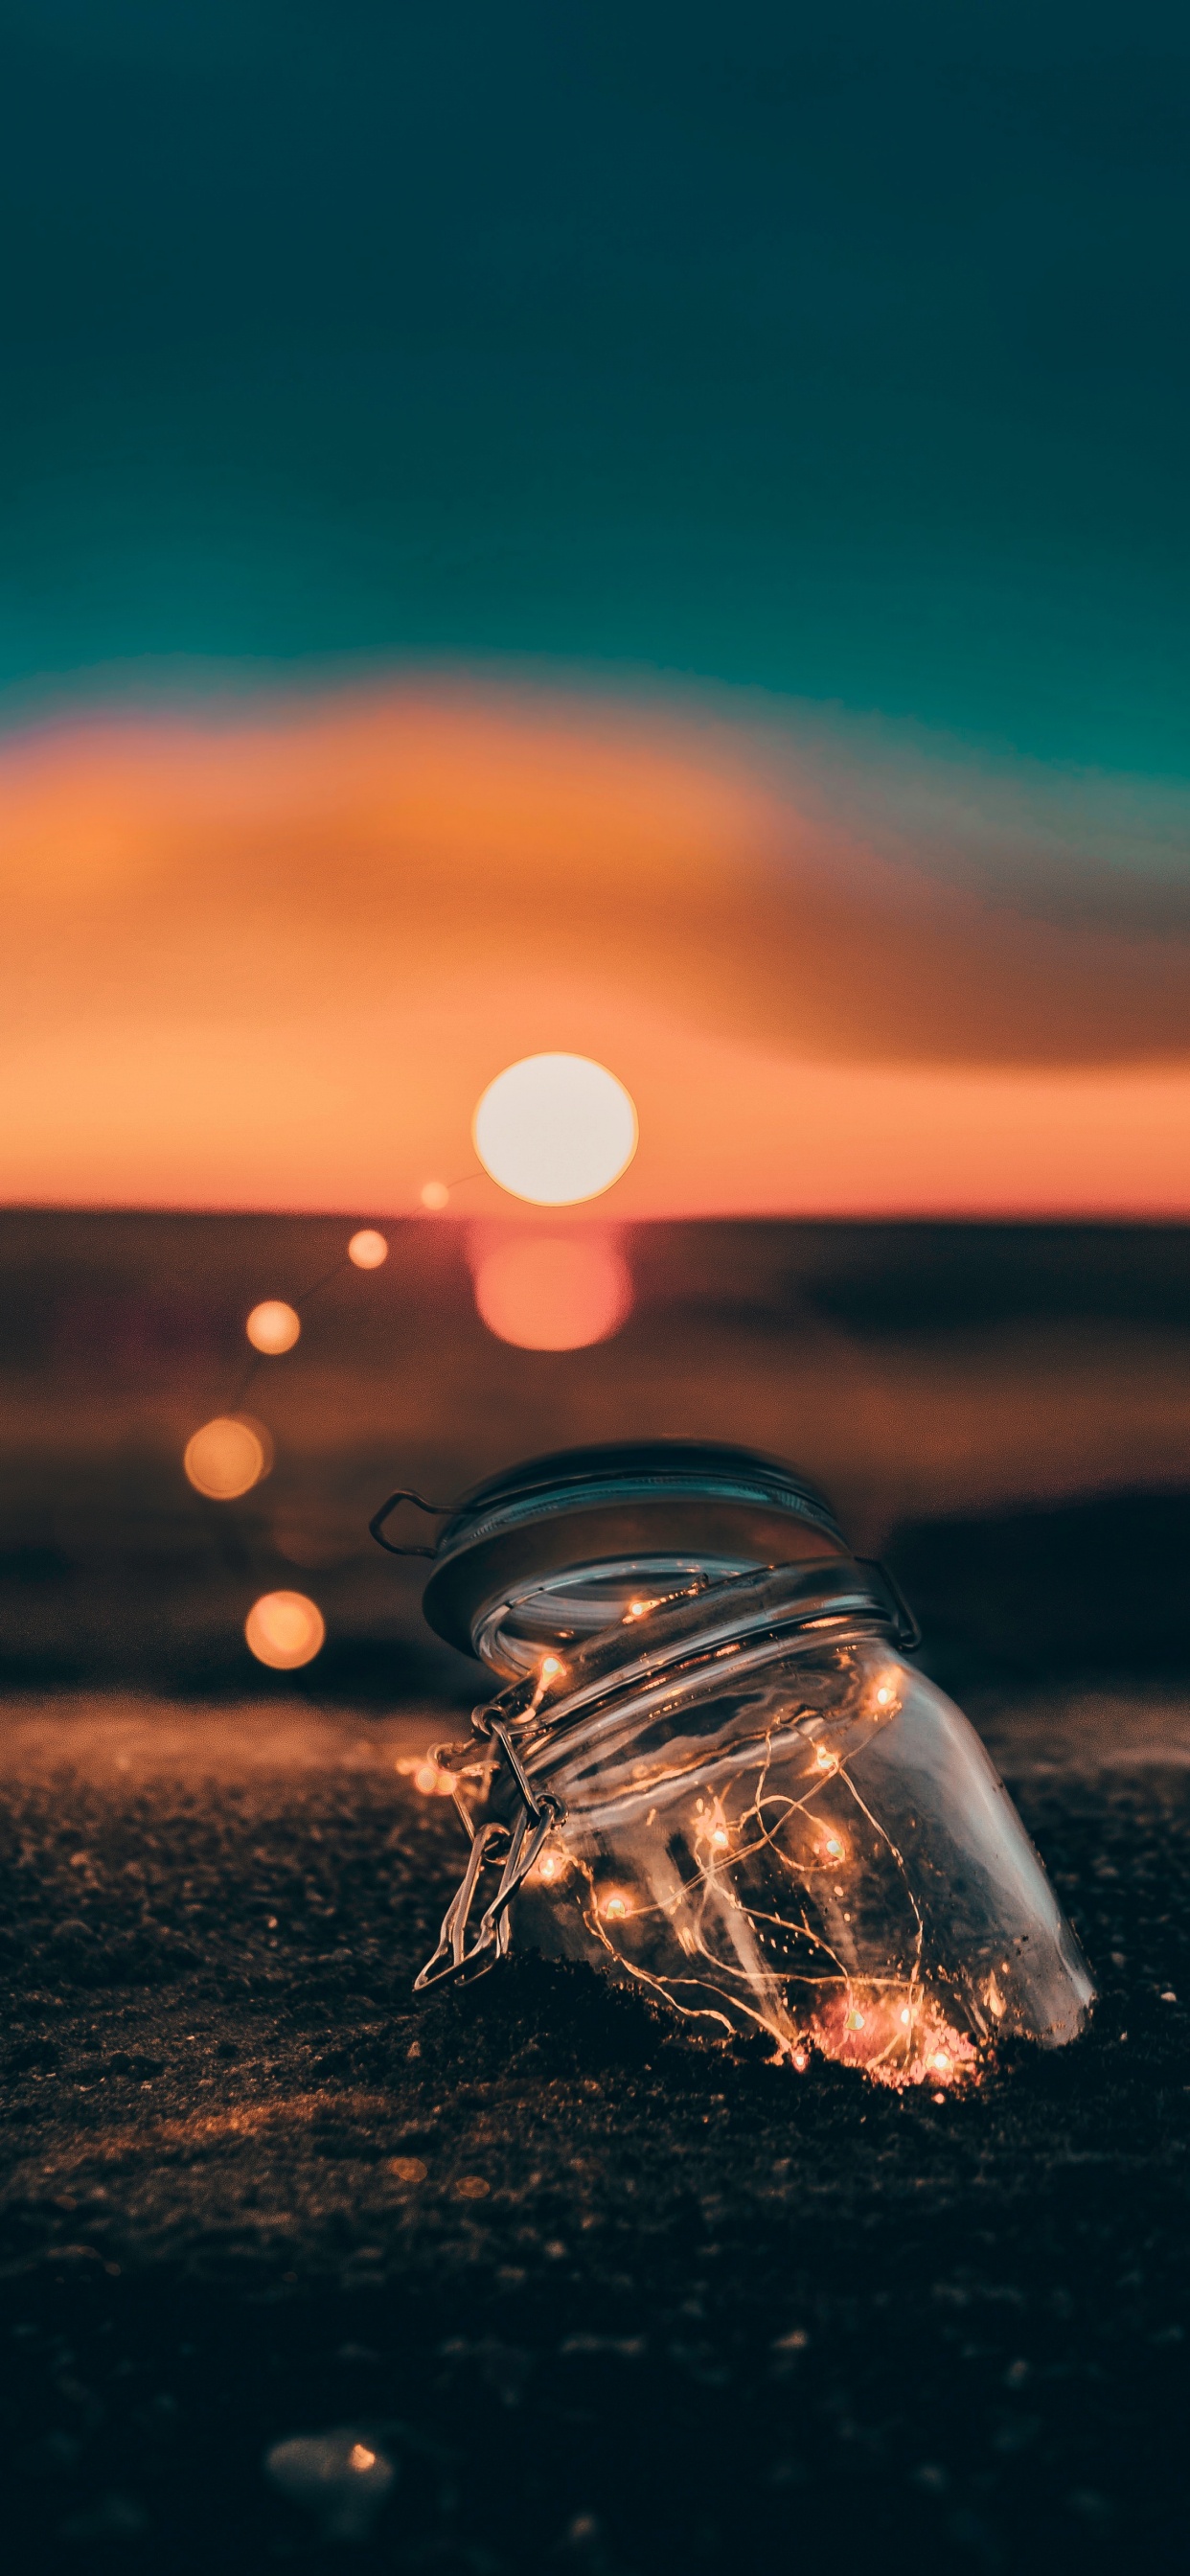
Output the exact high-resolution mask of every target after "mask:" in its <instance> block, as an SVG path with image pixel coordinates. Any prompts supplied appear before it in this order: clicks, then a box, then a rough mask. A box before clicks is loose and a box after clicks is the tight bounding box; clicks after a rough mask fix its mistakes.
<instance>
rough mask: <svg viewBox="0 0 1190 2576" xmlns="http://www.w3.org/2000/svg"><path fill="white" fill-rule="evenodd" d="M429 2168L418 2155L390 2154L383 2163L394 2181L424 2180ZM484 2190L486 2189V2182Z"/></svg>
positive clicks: (410, 2181)
mask: <svg viewBox="0 0 1190 2576" xmlns="http://www.w3.org/2000/svg"><path fill="white" fill-rule="evenodd" d="M429 2170H430V2168H429V2166H428V2165H424V2164H423V2163H422V2160H421V2157H420V2156H390V2157H389V2158H388V2161H387V2163H386V2165H385V2172H386V2173H390V2174H392V2176H393V2178H394V2181H396V2182H409V2183H413V2182H424V2181H425V2179H426V2175H427V2174H428V2172H429ZM484 2190H485V2191H486V2190H487V2184H486V2183H485V2184H484Z"/></svg>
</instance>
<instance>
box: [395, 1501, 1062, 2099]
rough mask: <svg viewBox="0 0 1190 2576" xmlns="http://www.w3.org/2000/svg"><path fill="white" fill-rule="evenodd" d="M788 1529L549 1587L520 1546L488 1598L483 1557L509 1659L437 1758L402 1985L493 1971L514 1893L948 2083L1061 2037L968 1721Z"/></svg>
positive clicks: (895, 1614)
mask: <svg viewBox="0 0 1190 2576" xmlns="http://www.w3.org/2000/svg"><path fill="white" fill-rule="evenodd" d="M615 1454H616V1455H617V1457H622V1454H623V1453H615ZM735 1454H739V1453H735ZM545 1463H547V1464H556V1463H557V1462H545ZM767 1463H768V1464H769V1465H771V1463H772V1462H767ZM704 1472H705V1471H704ZM797 1490H798V1491H799V1493H804V1490H805V1489H804V1488H802V1487H801V1486H800V1484H799V1486H798V1488H797ZM489 1520H490V1514H489ZM464 1526H467V1524H466V1522H465V1523H464ZM469 1526H470V1527H472V1528H474V1527H475V1526H476V1522H475V1520H474V1518H473V1519H472V1521H471V1523H470V1524H469ZM490 1534H491V1533H490V1528H489V1529H488V1531H487V1532H486V1537H488V1538H490ZM616 1535H617V1531H616V1529H615V1527H614V1516H613V1522H609V1527H608V1536H609V1539H610V1541H611V1543H612V1545H613V1546H614V1543H615V1538H616ZM618 1535H619V1537H620V1539H621V1540H622V1539H623V1535H624V1532H623V1529H622V1528H620V1530H619V1532H618ZM720 1535H722V1533H720ZM819 1535H820V1536H821V1532H820V1533H819ZM586 1539H587V1543H588V1544H589V1539H590V1533H589V1531H588V1532H587V1533H586ZM803 1539H804V1531H803V1532H802V1533H801V1535H800V1537H799V1542H798V1547H797V1550H796V1552H793V1551H791V1561H786V1562H784V1563H780V1564H777V1565H769V1566H766V1567H762V1568H760V1569H756V1570H747V1571H738V1572H729V1573H726V1574H724V1573H723V1572H722V1571H721V1564H722V1555H721V1553H720V1554H719V1556H718V1558H716V1556H715V1552H714V1551H709V1552H708V1553H707V1554H704V1555H702V1556H700V1554H699V1551H698V1549H697V1548H693V1549H691V1548H687V1549H686V1550H685V1551H682V1550H679V1549H675V1548H671V1549H670V1550H669V1551H668V1552H667V1551H666V1550H664V1549H663V1548H656V1549H653V1550H650V1551H649V1552H648V1553H647V1554H641V1555H639V1556H637V1557H635V1558H633V1557H630V1556H628V1555H626V1554H624V1553H623V1552H621V1553H620V1554H619V1555H615V1554H611V1555H608V1556H606V1557H603V1558H602V1559H599V1558H596V1559H595V1560H594V1561H589V1562H586V1563H584V1564H581V1565H579V1566H574V1565H572V1566H571V1567H570V1568H569V1569H562V1568H559V1567H558V1566H556V1565H555V1566H554V1567H553V1568H552V1569H551V1570H550V1572H549V1574H548V1579H547V1580H546V1581H545V1582H543V1581H542V1580H541V1578H540V1569H539V1568H538V1569H535V1568H534V1565H533V1562H532V1560H533V1557H534V1554H535V1550H534V1547H533V1545H532V1543H531V1541H530V1544H529V1546H528V1549H527V1552H526V1551H525V1549H524V1548H523V1549H522V1559H523V1561H522V1563H521V1566H520V1571H519V1572H518V1574H517V1576H516V1579H515V1581H513V1582H512V1583H511V1584H510V1583H509V1582H508V1580H507V1579H505V1581H504V1584H503V1587H502V1593H501V1598H500V1599H499V1600H498V1601H493V1600H491V1599H490V1598H488V1599H485V1598H484V1597H483V1579H482V1566H480V1567H478V1568H477V1569H473V1570H478V1572H479V1574H480V1577H481V1579H480V1581H479V1583H478V1585H476V1584H475V1583H473V1584H472V1585H471V1618H472V1633H473V1635H474V1637H475V1639H476V1641H477V1642H480V1641H482V1643H483V1644H484V1645H485V1646H486V1649H487V1652H488V1653H489V1655H493V1648H495V1649H496V1650H497V1651H498V1653H499V1656H500V1659H501V1662H502V1665H503V1669H504V1671H505V1672H508V1671H510V1670H511V1671H512V1673H513V1675H514V1678H513V1679H511V1680H510V1681H509V1683H508V1685H507V1686H506V1688H505V1689H504V1690H503V1691H502V1692H500V1693H499V1695H498V1696H497V1697H496V1698H495V1699H494V1700H492V1701H491V1702H490V1703H488V1704H487V1705H486V1706H485V1707H483V1708H480V1709H478V1710H477V1711H476V1713H475V1717H474V1719H473V1721H472V1724H473V1736H472V1741H471V1743H470V1745H469V1746H466V1747H457V1746H456V1747H447V1748H443V1749H442V1750H441V1751H440V1753H439V1756H438V1759H439V1760H440V1761H441V1762H442V1763H443V1764H444V1766H445V1767H447V1768H449V1769H450V1770H451V1771H452V1773H453V1774H454V1776H455V1778H456V1781H457V1783H458V1789H457V1795H458V1800H459V1805H460V1812H461V1813H462V1815H463V1817H464V1821H465V1823H466V1825H467V1829H468V1832H469V1833H470V1834H471V1835H472V1836H473V1840H472V1843H471V1853H470V1859H469V1862H468V1867H467V1871H466V1873H465V1876H464V1879H463V1883H462V1886H461V1887H460V1889H459V1892H458V1894H457V1896H456V1897H455V1899H454V1900H453V1902H452V1905H451V1908H450V1909H449V1911H448V1913H447V1916H446V1919H445V1921H444V1923H443V1927H442V1936H441V1939H440V1942H439V1947H438V1950H437V1952H436V1953H435V1956H434V1958H433V1959H432V1960H431V1961H430V1962H429V1963H428V1964H427V1967H426V1968H425V1969H423V1971H422V1974H421V1977H420V1978H419V1979H418V1987H419V1990H421V1991H423V1992H424V1991H426V1990H427V1989H428V1988H429V1987H431V1986H433V1985H435V1984H436V1983H438V1982H439V1981H440V1980H441V1979H442V1978H444V1977H447V1978H450V1977H459V1976H467V1975H473V1974H476V1973H478V1972H479V1971H481V1970H482V1969H484V1968H486V1967H488V1966H490V1965H493V1964H494V1963H495V1961H496V1960H497V1959H498V1958H499V1957H500V1956H501V1955H503V1952H504V1951H505V1950H506V1949H507V1947H508V1943H509V1939H510V1936H511V1923H512V1912H513V1908H514V1905H515V1918H516V1933H517V1938H518V1939H522V1938H524V1939H526V1940H528V1941H529V1942H531V1943H532V1945H533V1946H534V1947H536V1948H538V1949H540V1950H542V1951H545V1952H546V1953H547V1954H552V1955H555V1956H561V1957H567V1958H572V1959H585V1960H587V1961H589V1962H590V1964H591V1965H592V1966H593V1967H596V1968H598V1969H599V1970H601V1971H602V1972H603V1973H605V1974H608V1975H610V1976H612V1977H614V1978H615V1979H617V1980H618V1981H620V1982H621V1983H624V1984H627V1985H631V1986H636V1987H637V1988H638V1989H640V1990H642V1991H644V1992H645V1993H647V1994H648V1995H650V1996H652V1997H653V1998H654V1999H655V2000H656V2001H657V2002H659V2003H661V2004H664V2005H666V2006H668V2007H669V2008H671V2009H672V2010H673V2011H674V2012H676V2013H678V2014H680V2015H681V2016H682V2017H683V2018H685V2019H686V2020H688V2021H689V2022H691V2023H692V2024H693V2025H695V2026H696V2027H697V2028H699V2029H700V2030H701V2031H703V2032H704V2033H705V2034H707V2035H709V2036H719V2037H723V2036H726V2035H727V2034H728V2033H730V2032H733V2031H740V2030H743V2031H749V2030H750V2031H756V2030H760V2031H763V2032H765V2033H766V2034H767V2035H768V2036H769V2037H770V2038H771V2040H772V2041H773V2043H774V2045H775V2048H776V2049H777V2051H778V2052H779V2053H780V2054H782V2055H783V2056H786V2057H787V2058H788V2059H790V2060H791V2061H792V2062H793V2063H794V2064H795V2065H804V2064H805V2063H806V2060H807V2055H808V2052H809V2051H810V2050H811V2049H812V2048H816V2049H818V2050H820V2051H822V2052H823V2053H824V2054H826V2055H827V2056H830V2057H832V2058H837V2059H840V2060H843V2061H845V2062H847V2063H850V2064H854V2065H856V2066H859V2067H862V2068H863V2069H864V2070H865V2072H866V2073H867V2074H868V2075H870V2076H872V2077H873V2078H875V2079H876V2080H878V2081H880V2082H883V2083H886V2084H891V2085H898V2086H899V2085H905V2084H912V2083H925V2084H929V2085H931V2086H933V2087H935V2088H947V2087H950V2086H956V2085H962V2084H964V2083H966V2082H970V2081H972V2080H975V2079H976V2078H977V2076H978V2074H979V2072H980V2069H981V2066H982V2065H983V2064H984V2063H985V2062H986V2060H987V2058H988V2056H989V2055H990V2053H991V2052H993V2051H994V2049H995V2047H996V2045H997V2043H998V2042H1002V2041H1003V2040H1004V2039H1005V2038H1006V2037H1009V2036H1012V2037H1019V2038H1028V2039H1031V2040H1034V2041H1037V2042H1040V2043H1041V2044H1042V2045H1046V2046H1051V2047H1052V2046H1059V2045H1061V2044H1062V2043H1064V2042H1065V2041H1067V2040H1069V2039H1072V2038H1073V2037H1074V2036H1075V2035H1076V2033H1077V2032H1078V2031H1079V2029H1080V2028H1081V2027H1082V2026H1083V2024H1084V2022H1085V2019H1086V2015H1087V2010H1088V2007H1089V2004H1090V2002H1091V2000H1092V1995H1093V1988H1092V1983H1091V1978H1090V1975H1089V1972H1088V1970H1087V1967H1086V1963H1085V1961H1084V1960H1083V1958H1082V1955H1081V1952H1080V1951H1079V1948H1078V1944H1077V1942H1076V1941H1075V1938H1074V1935H1073V1933H1072V1932H1071V1930H1070V1928H1069V1926H1068V1924H1067V1923H1066V1921H1065V1919H1064V1917H1063V1915H1062V1913H1061V1911H1060V1909H1059V1907H1058V1905H1057V1903H1056V1901H1055V1898H1054V1895H1053V1892H1052V1890H1051V1888H1050V1885H1049V1882H1048V1880H1047V1878H1046V1876H1045V1872H1044V1870H1043V1868H1042V1866H1041V1863H1040V1861H1039V1859H1038V1857H1037V1854H1036V1852H1035V1851H1034V1849H1033V1847H1032V1844H1031V1843H1030V1841H1029V1838H1028V1836H1027V1834H1026V1833H1025V1830H1024V1827H1023V1825H1022V1824H1021V1821H1020V1818H1019V1817H1018V1815H1017V1813H1016V1810H1015V1808H1014V1806H1013V1804H1012V1801H1011V1799H1010V1798H1009V1796H1008V1793H1007V1791H1006V1790H1005V1788H1004V1786H1003V1784H1002V1782H1001V1781H1000V1780H999V1778H998V1777H997V1775H996V1772H995V1771H994V1769H993V1767H992V1764H991V1762H990V1761H989V1759H988V1756H987V1754H986V1753H985V1751H984V1749H983V1746H982V1745H981V1743H980V1741H979V1738H978V1737H977V1735H976V1734H975V1732H974V1729H973V1728H972V1727H971V1726H970V1725H969V1723H968V1721H967V1719H966V1718H965V1717H964V1716H963V1715H962V1713H961V1712H960V1710H959V1709H957V1708H956V1707H955V1706H954V1705H953V1703H952V1702H951V1701H950V1700H948V1699H947V1698H946V1697H945V1696H944V1694H943V1693H942V1692H941V1691H940V1690H938V1689H937V1688H936V1687H935V1686H934V1684H933V1683H932V1682H930V1681H928V1680H927V1679H926V1678H925V1676H924V1675H923V1674H922V1673H920V1672H919V1671H917V1670H916V1669H915V1668H914V1667H913V1666H912V1665H911V1664H910V1663H909V1662H908V1661H907V1660H906V1656H905V1653H904V1651H902V1650H901V1646H900V1645H899V1643H898V1637H900V1638H901V1639H903V1638H904V1635H905V1614H904V1611H903V1605H901V1604H900V1603H899V1601H898V1600H897V1598H896V1596H895V1595H892V1594H890V1592H889V1591H888V1589H887V1579H886V1578H882V1577H881V1575H880V1572H879V1570H878V1569H873V1568H869V1567H865V1566H863V1565H861V1564H860V1563H859V1562H858V1561H857V1560H855V1559H854V1558H852V1557H850V1556H849V1555H848V1554H847V1552H846V1550H845V1548H844V1547H843V1544H842V1541H841V1539H839V1538H838V1537H837V1533H836V1534H835V1536H834V1538H833V1539H832V1543H831V1545H830V1547H829V1549H825V1548H814V1549H812V1550H811V1551H810V1552H809V1553H807V1552H806V1550H805V1548H804V1545H803V1544H802V1541H803ZM447 1553H449V1551H447ZM504 1571H505V1577H506V1578H507V1572H508V1568H507V1566H505V1569H504ZM457 1590H458V1587H457V1584H456V1596H457ZM547 1605H548V1607H547ZM595 1611H597V1612H598V1613H599V1614H601V1615H602V1624H594V1619H593V1615H592V1614H593V1612H595ZM551 1619H552V1628H551V1626H550V1621H551ZM530 1648H531V1650H532V1651H531V1653H530V1652H529V1649H530ZM493 1659H494V1658H493ZM526 1667H527V1668H526Z"/></svg>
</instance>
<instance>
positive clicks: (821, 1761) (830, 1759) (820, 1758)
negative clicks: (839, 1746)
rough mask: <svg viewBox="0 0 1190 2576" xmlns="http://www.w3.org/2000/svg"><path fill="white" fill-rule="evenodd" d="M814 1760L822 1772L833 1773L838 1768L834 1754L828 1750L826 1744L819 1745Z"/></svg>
mask: <svg viewBox="0 0 1190 2576" xmlns="http://www.w3.org/2000/svg"><path fill="white" fill-rule="evenodd" d="M814 1759H815V1761H816V1762H817V1764H818V1768H819V1770H820V1771H833V1770H835V1769H836V1767H837V1766H836V1763H835V1757H834V1754H833V1753H831V1752H830V1751H829V1750H828V1748H827V1746H826V1745H825V1744H820V1745H819V1747H818V1751H817V1753H816V1754H815V1756H814Z"/></svg>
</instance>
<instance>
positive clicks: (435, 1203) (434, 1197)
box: [421, 1181, 450, 1216]
mask: <svg viewBox="0 0 1190 2576" xmlns="http://www.w3.org/2000/svg"><path fill="white" fill-rule="evenodd" d="M449 1197H450V1191H449V1189H448V1188H447V1185H446V1182H445V1181H425V1182H423V1184H422V1190H421V1203H422V1206H423V1207H424V1208H429V1209H430V1210H431V1211H432V1213H433V1214H434V1215H435V1216H440V1215H441V1213H442V1210H443V1208H444V1207H445V1206H446V1203H447V1200H448V1199H449Z"/></svg>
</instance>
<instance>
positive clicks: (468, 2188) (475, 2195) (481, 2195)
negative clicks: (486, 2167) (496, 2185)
mask: <svg viewBox="0 0 1190 2576" xmlns="http://www.w3.org/2000/svg"><path fill="white" fill-rule="evenodd" d="M491 2188H492V2186H491V2184H490V2182H485V2181H484V2178H483V2175H482V2174H460V2175H459V2177H458V2180H457V2182H456V2183H455V2193H456V2195H457V2197H458V2199H459V2200H486V2199H487V2196H488V2193H489V2192H490V2190H491Z"/></svg>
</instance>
